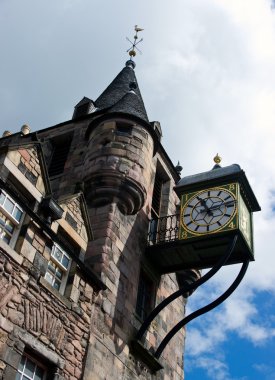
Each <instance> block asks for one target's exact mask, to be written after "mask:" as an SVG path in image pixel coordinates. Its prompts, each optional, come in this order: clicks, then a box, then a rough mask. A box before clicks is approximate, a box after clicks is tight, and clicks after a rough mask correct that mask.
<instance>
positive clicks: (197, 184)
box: [174, 164, 261, 211]
mask: <svg viewBox="0 0 275 380" xmlns="http://www.w3.org/2000/svg"><path fill="white" fill-rule="evenodd" d="M230 181H237V182H239V183H240V184H241V190H243V191H244V193H245V194H246V196H247V197H248V199H249V204H250V207H251V210H252V211H260V210H261V207H260V205H259V203H258V201H257V199H256V197H255V195H254V193H253V190H252V188H251V186H250V184H249V182H248V180H247V177H246V175H245V172H244V171H243V170H242V169H241V167H240V165H238V164H233V165H229V166H225V167H221V166H220V165H215V166H214V167H213V169H212V170H208V171H207V172H203V173H199V174H194V175H189V176H186V177H183V178H182V179H181V180H180V181H179V182H178V183H177V185H176V186H175V187H174V190H175V191H176V193H177V194H178V195H179V196H180V194H182V192H184V191H189V190H192V191H194V190H198V189H201V188H203V187H205V186H206V187H209V186H216V185H222V184H226V183H230Z"/></svg>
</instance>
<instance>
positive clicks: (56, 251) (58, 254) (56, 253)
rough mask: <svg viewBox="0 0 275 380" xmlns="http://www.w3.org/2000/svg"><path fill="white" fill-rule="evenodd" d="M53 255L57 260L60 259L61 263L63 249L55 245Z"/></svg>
mask: <svg viewBox="0 0 275 380" xmlns="http://www.w3.org/2000/svg"><path fill="white" fill-rule="evenodd" d="M53 257H54V258H55V259H56V260H57V261H59V262H60V263H61V260H62V251H60V249H59V248H57V247H54V253H53Z"/></svg>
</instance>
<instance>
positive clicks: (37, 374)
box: [34, 367, 44, 380]
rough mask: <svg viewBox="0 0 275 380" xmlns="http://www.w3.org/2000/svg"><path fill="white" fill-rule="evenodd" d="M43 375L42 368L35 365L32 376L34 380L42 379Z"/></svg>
mask: <svg viewBox="0 0 275 380" xmlns="http://www.w3.org/2000/svg"><path fill="white" fill-rule="evenodd" d="M43 375H44V371H43V369H42V368H39V367H37V368H36V372H35V376H34V380H42V379H43Z"/></svg>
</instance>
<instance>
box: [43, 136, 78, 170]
mask: <svg viewBox="0 0 275 380" xmlns="http://www.w3.org/2000/svg"><path fill="white" fill-rule="evenodd" d="M71 142H72V136H71V135H70V134H69V135H65V136H60V137H59V138H58V139H56V140H55V141H53V153H52V159H51V163H50V166H49V170H48V172H49V176H50V177H53V176H56V175H59V174H62V173H63V170H64V166H65V163H66V161H67V158H68V154H69V150H70V147H71Z"/></svg>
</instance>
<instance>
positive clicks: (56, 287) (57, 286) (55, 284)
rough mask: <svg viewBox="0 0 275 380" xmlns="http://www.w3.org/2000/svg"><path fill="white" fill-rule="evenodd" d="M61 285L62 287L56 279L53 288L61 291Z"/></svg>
mask: <svg viewBox="0 0 275 380" xmlns="http://www.w3.org/2000/svg"><path fill="white" fill-rule="evenodd" d="M60 285H61V283H60V282H59V281H58V280H56V279H55V281H54V283H53V287H54V288H55V289H57V290H59V289H60Z"/></svg>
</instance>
